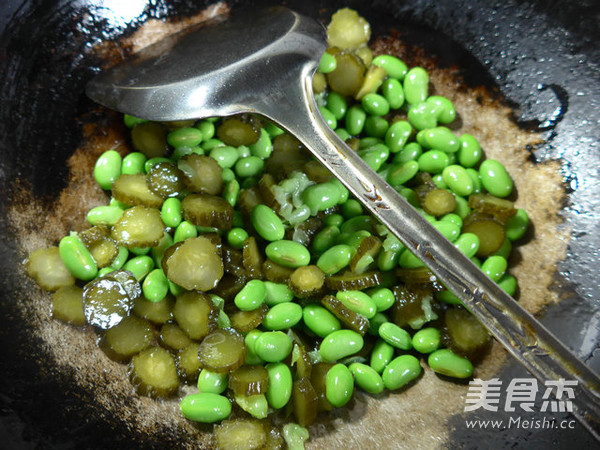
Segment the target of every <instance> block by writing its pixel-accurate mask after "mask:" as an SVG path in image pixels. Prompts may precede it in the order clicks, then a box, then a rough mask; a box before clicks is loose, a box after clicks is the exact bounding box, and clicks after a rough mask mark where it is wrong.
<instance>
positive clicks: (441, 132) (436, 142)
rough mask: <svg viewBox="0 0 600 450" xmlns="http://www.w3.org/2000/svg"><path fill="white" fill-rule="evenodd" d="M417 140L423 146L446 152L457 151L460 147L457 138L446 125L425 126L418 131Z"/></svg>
mask: <svg viewBox="0 0 600 450" xmlns="http://www.w3.org/2000/svg"><path fill="white" fill-rule="evenodd" d="M417 142H418V143H419V144H421V145H422V146H423V147H425V148H429V149H432V148H434V149H436V150H441V151H443V152H446V153H454V152H457V151H458V149H459V148H460V143H459V140H458V138H457V137H456V136H455V135H454V133H453V132H452V131H450V130H449V129H448V128H446V127H435V128H427V129H425V130H421V131H419V133H418V134H417Z"/></svg>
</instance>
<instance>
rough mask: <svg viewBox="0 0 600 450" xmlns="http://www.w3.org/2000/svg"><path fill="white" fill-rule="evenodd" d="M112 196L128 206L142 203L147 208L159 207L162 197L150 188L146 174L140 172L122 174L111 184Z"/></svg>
mask: <svg viewBox="0 0 600 450" xmlns="http://www.w3.org/2000/svg"><path fill="white" fill-rule="evenodd" d="M112 196H113V197H114V198H115V199H116V200H118V201H120V202H121V203H125V204H126V205H129V206H138V205H143V206H147V207H149V208H160V207H161V205H162V204H163V201H164V199H163V197H161V196H160V195H157V194H155V193H154V192H152V191H151V190H150V188H149V187H148V184H147V183H146V175H144V174H141V173H136V174H124V175H121V176H120V177H119V178H117V179H116V180H115V182H114V183H113V185H112Z"/></svg>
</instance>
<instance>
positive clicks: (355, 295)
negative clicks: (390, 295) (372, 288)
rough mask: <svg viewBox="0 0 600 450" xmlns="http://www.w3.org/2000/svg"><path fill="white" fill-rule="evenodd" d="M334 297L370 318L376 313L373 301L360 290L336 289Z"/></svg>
mask: <svg viewBox="0 0 600 450" xmlns="http://www.w3.org/2000/svg"><path fill="white" fill-rule="evenodd" d="M335 297H336V298H337V299H338V300H339V301H341V302H342V303H343V304H344V305H345V306H346V307H347V308H348V309H350V310H352V311H354V312H355V313H358V314H361V315H363V316H365V317H366V318H367V319H371V318H372V317H373V316H374V315H375V314H376V313H377V306H376V305H375V301H374V300H373V299H372V298H371V297H370V296H369V295H368V294H365V293H364V292H361V291H352V290H350V291H338V292H337V293H336V294H335Z"/></svg>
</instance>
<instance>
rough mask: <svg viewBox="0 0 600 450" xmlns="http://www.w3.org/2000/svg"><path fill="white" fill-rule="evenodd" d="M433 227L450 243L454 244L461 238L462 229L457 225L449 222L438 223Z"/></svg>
mask: <svg viewBox="0 0 600 450" xmlns="http://www.w3.org/2000/svg"><path fill="white" fill-rule="evenodd" d="M433 226H434V227H435V228H436V230H438V231H439V232H440V233H442V235H443V236H444V237H445V238H446V239H448V240H449V241H450V242H454V241H456V240H457V239H458V237H459V236H460V228H461V227H459V226H458V225H457V224H455V223H452V222H449V221H437V222H435V223H434V224H433Z"/></svg>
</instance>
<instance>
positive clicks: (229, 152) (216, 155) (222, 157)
mask: <svg viewBox="0 0 600 450" xmlns="http://www.w3.org/2000/svg"><path fill="white" fill-rule="evenodd" d="M208 156H210V157H211V158H212V159H214V160H215V161H217V164H219V166H220V167H221V168H222V169H230V168H232V167H233V166H235V163H236V162H237V160H238V159H239V155H238V151H237V149H236V148H235V147H231V146H229V145H222V146H220V147H215V148H213V149H212V150H211V151H210V153H209V154H208Z"/></svg>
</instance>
